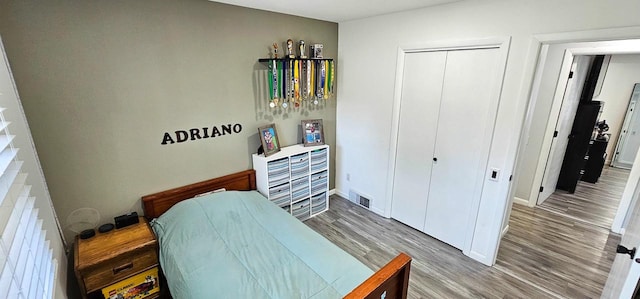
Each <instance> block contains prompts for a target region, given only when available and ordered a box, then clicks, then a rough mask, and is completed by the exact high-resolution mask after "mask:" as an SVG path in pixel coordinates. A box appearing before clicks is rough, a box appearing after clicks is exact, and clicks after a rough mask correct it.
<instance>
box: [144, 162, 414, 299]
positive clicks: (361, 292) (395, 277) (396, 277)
mask: <svg viewBox="0 0 640 299" xmlns="http://www.w3.org/2000/svg"><path fill="white" fill-rule="evenodd" d="M222 188H224V189H226V190H238V191H249V190H255V189H256V173H255V171H254V170H252V169H251V170H245V171H242V172H238V173H234V174H230V175H226V176H222V177H219V178H215V179H211V180H206V181H202V182H198V183H194V184H190V185H186V186H183V187H178V188H173V189H170V190H166V191H162V192H158V193H154V194H149V195H146V196H143V197H142V205H143V210H144V214H145V217H146V218H147V219H153V218H157V217H160V215H162V214H163V213H164V212H166V211H167V210H169V209H170V208H171V207H172V206H173V205H175V204H177V203H179V202H180V201H183V200H186V199H189V198H193V197H195V196H196V195H200V194H203V193H208V192H211V191H214V190H218V189H222ZM410 270H411V257H409V256H408V255H406V254H404V253H400V254H399V255H398V256H396V257H395V258H394V259H393V260H391V261H390V262H389V263H388V264H386V265H385V266H384V267H382V268H380V270H378V271H377V272H376V273H374V274H373V275H372V276H371V277H369V278H368V279H367V280H365V281H364V282H363V283H362V284H360V285H359V286H358V287H356V288H355V289H354V290H353V291H351V293H349V294H348V295H347V296H345V297H344V298H348V299H356V298H358V299H359V298H367V299H370V298H376V299H378V298H380V299H385V298H386V299H398V298H400V299H404V298H407V290H408V288H409V271H410Z"/></svg>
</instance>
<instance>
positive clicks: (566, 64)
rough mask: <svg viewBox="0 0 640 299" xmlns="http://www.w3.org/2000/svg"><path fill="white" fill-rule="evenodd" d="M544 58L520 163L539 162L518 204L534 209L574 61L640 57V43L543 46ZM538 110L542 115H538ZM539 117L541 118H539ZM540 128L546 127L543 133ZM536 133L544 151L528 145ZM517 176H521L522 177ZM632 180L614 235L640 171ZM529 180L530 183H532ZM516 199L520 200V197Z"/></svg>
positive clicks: (620, 223) (539, 69) (620, 222)
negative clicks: (624, 55)
mask: <svg viewBox="0 0 640 299" xmlns="http://www.w3.org/2000/svg"><path fill="white" fill-rule="evenodd" d="M564 40H567V39H564ZM554 51H556V52H555V56H556V58H553V57H552V55H550V54H549V53H553V52H554ZM563 53H564V54H563ZM540 54H541V55H540V62H539V64H538V69H537V72H538V73H539V74H538V75H536V81H538V82H535V81H534V90H532V94H531V95H532V97H531V102H530V104H529V112H528V114H529V116H528V118H527V120H526V121H525V127H524V130H523V136H529V139H528V140H523V141H521V143H520V144H521V147H520V156H521V159H520V162H518V163H519V164H521V163H523V161H524V163H523V164H526V163H527V161H526V159H530V160H537V162H532V163H531V164H532V166H531V167H532V169H534V174H533V175H532V176H531V177H529V178H525V183H524V184H520V185H525V186H526V182H529V183H530V185H528V186H529V189H526V190H530V191H527V192H528V196H524V197H523V198H524V199H520V200H516V202H519V203H523V204H526V205H528V206H530V207H533V206H536V205H537V204H538V195H539V193H540V186H542V182H543V176H544V173H545V169H546V168H547V167H546V166H547V163H548V162H549V161H548V159H549V155H550V153H551V147H552V141H553V139H554V137H553V135H554V133H555V131H556V121H557V120H558V117H559V115H560V109H561V104H562V102H563V101H562V100H563V98H564V96H565V88H566V87H567V83H568V78H569V73H570V72H571V67H572V63H573V61H574V59H573V58H574V57H578V56H582V55H619V54H640V40H621V41H608V42H585V43H548V44H544V43H541V52H540ZM550 57H551V58H550ZM553 59H555V61H553ZM550 64H555V65H556V66H555V69H553V67H549V65H550ZM549 69H551V71H549ZM545 72H546V73H545ZM554 72H555V75H554ZM558 74H559V75H558ZM544 78H546V80H547V81H551V83H549V82H547V83H545V82H544V80H543V79H544ZM554 78H555V79H554ZM558 78H559V79H558ZM541 82H542V83H541ZM545 84H547V86H545ZM545 92H547V94H544V93H545ZM542 96H546V97H547V98H548V99H549V100H545V99H544V98H543V97H542ZM627 99H628V98H627ZM545 101H546V102H545ZM540 105H542V106H544V105H547V106H546V107H547V108H543V109H539V106H540ZM625 109H626V108H625ZM537 110H540V111H542V112H538V111H537ZM536 113H538V114H537V115H536ZM541 119H544V120H542V121H543V122H545V120H548V121H546V124H540V123H538V124H535V123H534V122H535V121H538V122H540V121H541ZM532 120H533V121H532ZM536 126H537V127H536ZM540 127H542V129H541V128H540ZM535 130H538V131H539V132H540V133H538V134H539V135H540V138H539V140H537V141H536V140H534V141H533V143H535V142H539V143H538V144H539V145H538V146H540V147H537V148H538V150H537V152H536V150H535V145H534V146H533V147H532V146H531V144H526V143H527V142H529V143H532V137H531V136H534V135H535V134H536V132H535ZM556 134H557V133H556ZM528 147H532V148H534V150H533V151H530V152H527V150H528ZM525 167H526V166H525ZM525 167H523V168H525ZM520 169H522V168H520ZM517 175H519V176H521V174H517ZM629 178H630V179H629V180H628V182H629V184H626V185H625V188H624V192H623V195H622V198H621V200H620V205H619V206H618V207H617V209H616V217H615V219H614V221H613V224H612V225H611V229H612V231H614V232H617V233H619V232H620V230H621V228H622V225H623V223H624V219H625V216H626V212H627V209H628V207H629V204H630V201H631V195H632V190H635V187H636V185H637V179H638V178H640V169H638V170H636V171H634V170H633V169H632V171H631V172H630V173H629ZM529 179H530V181H528V180H529ZM518 187H520V186H518ZM516 193H517V192H516ZM521 194H522V192H521ZM516 197H518V195H517V194H516Z"/></svg>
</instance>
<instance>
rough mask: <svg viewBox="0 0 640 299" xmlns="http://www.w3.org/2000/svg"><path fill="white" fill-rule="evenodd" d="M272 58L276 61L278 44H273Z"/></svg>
mask: <svg viewBox="0 0 640 299" xmlns="http://www.w3.org/2000/svg"><path fill="white" fill-rule="evenodd" d="M273 58H275V59H278V44H276V43H273Z"/></svg>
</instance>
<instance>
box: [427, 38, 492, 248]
mask: <svg viewBox="0 0 640 299" xmlns="http://www.w3.org/2000/svg"><path fill="white" fill-rule="evenodd" d="M498 57H499V50H498V49H475V50H459V51H449V52H448V54H447V64H446V71H445V76H444V83H443V87H442V89H443V90H442V104H441V105H440V115H439V118H438V132H437V140H436V143H435V146H436V147H435V158H437V160H438V161H437V162H435V163H434V165H433V171H432V177H431V189H430V193H429V199H428V201H427V215H426V221H425V226H424V232H425V233H427V234H429V235H431V236H433V237H435V238H437V239H439V240H442V241H444V242H446V243H449V244H451V245H452V246H454V247H456V248H460V249H462V248H463V245H464V241H465V239H466V234H467V233H468V225H469V220H470V219H475V215H472V214H471V213H474V212H477V211H472V206H473V203H474V199H475V198H479V197H480V195H481V192H482V183H483V178H484V174H485V170H486V167H487V159H488V156H489V146H490V144H491V132H492V131H493V124H494V121H495V111H496V109H497V104H498V99H497V98H496V97H495V94H494V93H493V92H494V89H493V87H494V86H496V84H495V78H496V76H495V74H496V68H497V66H498V63H497V62H498Z"/></svg>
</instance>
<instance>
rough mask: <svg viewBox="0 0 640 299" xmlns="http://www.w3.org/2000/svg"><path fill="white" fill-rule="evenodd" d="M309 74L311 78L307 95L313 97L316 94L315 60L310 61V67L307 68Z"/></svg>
mask: <svg viewBox="0 0 640 299" xmlns="http://www.w3.org/2000/svg"><path fill="white" fill-rule="evenodd" d="M309 76H310V77H311V80H310V82H309V97H310V98H312V99H313V98H315V96H316V91H315V86H316V62H315V61H312V62H311V68H310V70H309ZM314 104H315V100H314Z"/></svg>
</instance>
